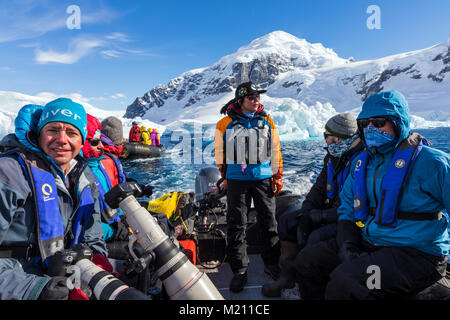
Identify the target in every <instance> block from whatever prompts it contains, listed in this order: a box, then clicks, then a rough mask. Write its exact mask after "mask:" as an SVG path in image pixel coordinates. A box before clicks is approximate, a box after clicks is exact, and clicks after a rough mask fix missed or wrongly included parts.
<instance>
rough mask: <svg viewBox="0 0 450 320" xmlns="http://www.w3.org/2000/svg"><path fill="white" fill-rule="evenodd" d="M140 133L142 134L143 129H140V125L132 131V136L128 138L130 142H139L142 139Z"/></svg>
mask: <svg viewBox="0 0 450 320" xmlns="http://www.w3.org/2000/svg"><path fill="white" fill-rule="evenodd" d="M140 133H141V129H140V128H139V126H138V125H135V126H133V127H132V128H131V129H130V134H129V136H128V140H130V142H133V141H134V142H139V141H140V139H141V136H140Z"/></svg>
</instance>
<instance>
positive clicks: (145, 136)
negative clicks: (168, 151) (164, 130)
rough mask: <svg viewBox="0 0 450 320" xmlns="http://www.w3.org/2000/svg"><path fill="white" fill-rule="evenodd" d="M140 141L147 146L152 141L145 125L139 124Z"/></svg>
mask: <svg viewBox="0 0 450 320" xmlns="http://www.w3.org/2000/svg"><path fill="white" fill-rule="evenodd" d="M141 143H142V144H145V145H147V146H151V145H152V141H151V140H150V134H149V133H148V131H147V128H146V127H145V126H141Z"/></svg>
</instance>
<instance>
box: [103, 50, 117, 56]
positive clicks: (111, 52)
mask: <svg viewBox="0 0 450 320" xmlns="http://www.w3.org/2000/svg"><path fill="white" fill-rule="evenodd" d="M101 53H102V54H103V55H104V56H106V57H109V58H119V57H120V55H121V53H120V52H119V51H117V50H103V51H101Z"/></svg>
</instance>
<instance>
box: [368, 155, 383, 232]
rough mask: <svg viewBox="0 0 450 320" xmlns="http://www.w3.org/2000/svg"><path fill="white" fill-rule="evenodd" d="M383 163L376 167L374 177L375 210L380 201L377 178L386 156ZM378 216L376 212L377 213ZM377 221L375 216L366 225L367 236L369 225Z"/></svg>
mask: <svg viewBox="0 0 450 320" xmlns="http://www.w3.org/2000/svg"><path fill="white" fill-rule="evenodd" d="M381 158H382V161H381V162H380V163H379V164H378V165H377V166H376V167H375V173H374V175H373V197H374V198H375V208H377V207H378V199H377V190H376V189H377V176H378V169H379V168H380V167H381V165H382V164H383V163H384V155H383V154H381ZM375 215H376V211H375ZM374 219H375V216H373V217H372V218H371V219H370V221H369V222H368V223H367V224H366V235H367V237H369V225H370V223H371V222H372V221H373V220H374Z"/></svg>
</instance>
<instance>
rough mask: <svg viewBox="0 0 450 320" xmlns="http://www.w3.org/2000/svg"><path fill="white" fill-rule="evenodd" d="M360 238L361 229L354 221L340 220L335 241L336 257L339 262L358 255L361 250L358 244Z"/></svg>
mask: <svg viewBox="0 0 450 320" xmlns="http://www.w3.org/2000/svg"><path fill="white" fill-rule="evenodd" d="M360 240H361V231H360V230H359V228H358V227H357V226H356V224H355V223H353V222H352V221H348V220H341V221H339V222H338V224H337V235H336V242H337V245H338V248H339V249H338V257H339V259H340V260H341V262H347V261H351V260H353V259H355V258H357V257H359V256H360V254H361V253H362V250H361V249H360V248H359V246H358V244H359V242H360Z"/></svg>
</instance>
